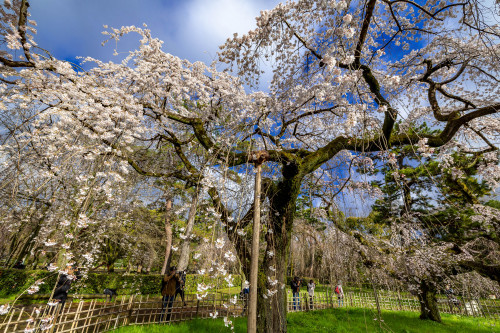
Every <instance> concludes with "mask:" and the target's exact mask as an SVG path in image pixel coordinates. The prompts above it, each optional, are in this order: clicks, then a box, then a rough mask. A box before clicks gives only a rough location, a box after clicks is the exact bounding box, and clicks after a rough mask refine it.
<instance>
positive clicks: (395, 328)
mask: <svg viewBox="0 0 500 333" xmlns="http://www.w3.org/2000/svg"><path fill="white" fill-rule="evenodd" d="M442 317H443V323H442V324H438V323H435V322H431V321H424V320H420V319H418V313H415V312H402V311H399V312H394V311H383V312H382V321H379V320H378V315H377V314H376V312H373V311H372V310H368V309H349V308H343V309H328V310H321V311H313V312H297V313H290V314H288V316H287V321H288V331H289V332H290V333H312V332H339V333H341V332H345V333H356V332H364V333H366V332H398V333H463V332H466V333H476V332H477V333H483V332H484V333H486V332H500V321H494V320H486V319H484V318H470V317H460V316H454V315H446V314H443V315H442ZM233 321H234V324H235V332H237V333H240V332H241V333H243V332H246V318H236V319H234V320H233ZM113 332H115V333H146V332H147V333H160V332H161V333H188V332H211V333H217V332H230V330H229V329H228V328H226V327H224V324H223V322H222V319H216V320H212V319H204V320H193V321H190V322H183V323H181V324H175V325H170V326H166V325H148V326H129V327H124V328H121V329H118V330H116V331H113Z"/></svg>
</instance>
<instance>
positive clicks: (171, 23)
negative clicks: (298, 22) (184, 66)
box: [30, 0, 279, 63]
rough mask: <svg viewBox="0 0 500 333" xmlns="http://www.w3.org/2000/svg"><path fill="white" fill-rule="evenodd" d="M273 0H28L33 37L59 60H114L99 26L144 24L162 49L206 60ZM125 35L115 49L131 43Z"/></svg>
mask: <svg viewBox="0 0 500 333" xmlns="http://www.w3.org/2000/svg"><path fill="white" fill-rule="evenodd" d="M278 2H279V1H277V0H185V1H175V0H147V1H139V0H100V1H99V0H86V1H84V2H82V1H76V0H37V1H32V2H31V3H30V5H31V7H30V12H31V19H34V20H35V21H37V24H38V26H37V30H38V32H37V37H36V41H37V43H38V44H39V46H40V47H43V48H45V49H47V50H48V51H50V52H51V54H52V55H53V56H55V57H56V58H59V59H67V60H73V59H74V58H75V57H76V56H91V57H95V58H98V59H100V60H103V61H108V60H114V61H118V59H116V57H114V56H113V55H112V54H113V48H114V44H109V45H106V46H104V47H102V46H101V42H102V41H103V40H104V37H105V36H103V35H102V34H101V32H102V31H103V30H104V28H103V25H108V26H110V27H115V28H119V27H121V26H124V25H136V26H142V24H143V23H146V24H147V25H148V28H149V29H151V32H152V34H153V36H154V37H158V38H159V39H161V40H163V41H164V42H165V44H164V51H166V52H169V53H172V54H174V55H176V56H179V57H181V58H186V59H188V60H190V61H197V60H201V61H204V62H206V63H210V62H211V61H212V60H214V59H215V57H216V53H217V50H218V46H219V45H221V44H223V43H224V42H225V40H226V39H227V38H228V37H230V36H232V34H233V33H234V32H238V33H239V34H242V33H245V32H247V31H248V30H249V29H253V28H254V27H255V17H256V16H258V15H259V12H260V10H264V9H271V8H273V7H274V6H275V5H276V4H277V3H278ZM136 41H137V39H128V40H126V41H125V43H121V44H120V45H119V49H118V51H124V52H126V51H128V50H130V49H133V48H135V46H136V45H137V44H135V43H136Z"/></svg>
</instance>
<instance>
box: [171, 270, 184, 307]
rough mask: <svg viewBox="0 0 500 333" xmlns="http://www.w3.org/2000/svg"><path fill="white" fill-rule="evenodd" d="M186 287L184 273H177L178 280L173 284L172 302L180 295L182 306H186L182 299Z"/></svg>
mask: <svg viewBox="0 0 500 333" xmlns="http://www.w3.org/2000/svg"><path fill="white" fill-rule="evenodd" d="M185 287H186V271H181V272H180V273H179V280H178V281H177V282H176V284H175V296H174V300H175V299H176V298H177V295H181V299H182V304H183V306H186V305H187V304H186V301H185V299H184V296H185V292H184V288H185Z"/></svg>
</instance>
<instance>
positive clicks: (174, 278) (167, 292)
mask: <svg viewBox="0 0 500 333" xmlns="http://www.w3.org/2000/svg"><path fill="white" fill-rule="evenodd" d="M175 270H176V267H175V266H172V267H171V268H170V272H169V273H168V274H165V275H164V276H163V280H162V282H161V296H162V303H161V315H160V322H161V321H163V315H164V314H165V310H167V318H166V321H170V316H171V314H172V305H173V304H174V299H175V286H176V285H177V283H178V282H179V281H180V276H179V274H178V273H177V272H176V271H175Z"/></svg>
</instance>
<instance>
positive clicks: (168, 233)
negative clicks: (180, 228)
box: [161, 198, 172, 275]
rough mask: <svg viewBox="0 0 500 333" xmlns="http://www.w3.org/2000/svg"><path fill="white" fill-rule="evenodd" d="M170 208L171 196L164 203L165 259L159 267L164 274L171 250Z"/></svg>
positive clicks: (168, 264) (168, 263)
mask: <svg viewBox="0 0 500 333" xmlns="http://www.w3.org/2000/svg"><path fill="white" fill-rule="evenodd" d="M171 210H172V198H167V201H166V203H165V235H166V238H167V239H166V241H165V259H164V261H163V267H162V268H161V274H162V275H164V274H165V272H166V271H167V268H168V266H170V252H171V250H172V224H171V223H170V212H171Z"/></svg>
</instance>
